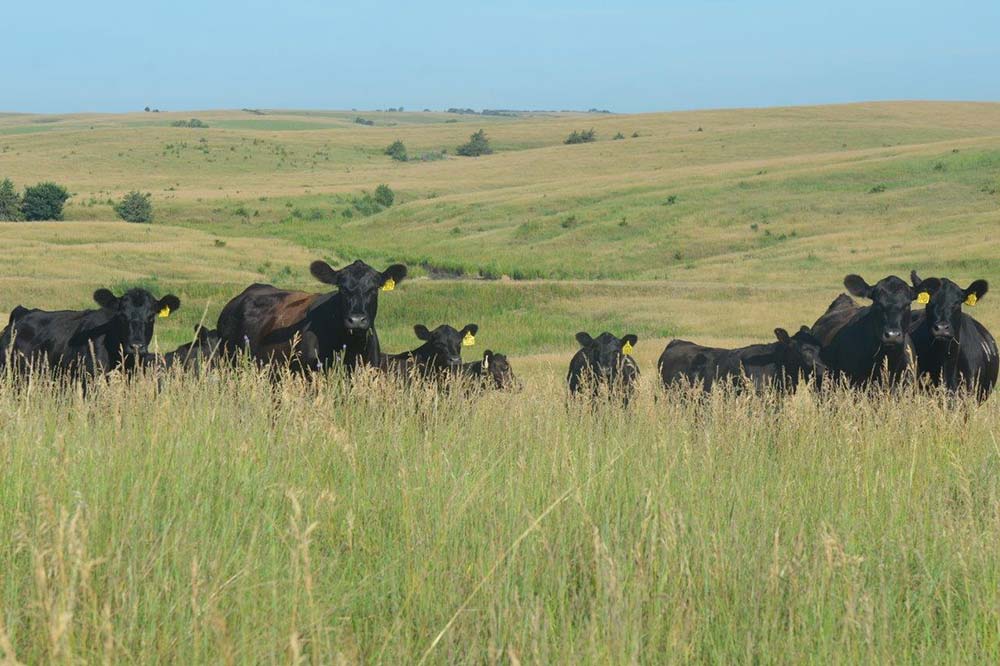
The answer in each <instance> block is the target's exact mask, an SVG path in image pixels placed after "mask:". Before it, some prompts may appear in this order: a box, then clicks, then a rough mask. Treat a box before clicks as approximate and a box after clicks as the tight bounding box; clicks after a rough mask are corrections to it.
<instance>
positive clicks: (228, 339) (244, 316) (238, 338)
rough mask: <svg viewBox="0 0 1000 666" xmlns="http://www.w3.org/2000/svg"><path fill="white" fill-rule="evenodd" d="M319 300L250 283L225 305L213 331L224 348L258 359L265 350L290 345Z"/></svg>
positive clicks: (302, 292)
mask: <svg viewBox="0 0 1000 666" xmlns="http://www.w3.org/2000/svg"><path fill="white" fill-rule="evenodd" d="M319 297H321V294H313V293H309V292H305V291H287V290H284V289H278V288H277V287H273V286H271V285H269V284H252V285H250V286H249V287H247V288H246V289H244V290H243V292H242V293H240V294H239V295H238V296H236V297H235V298H233V299H232V300H231V301H229V302H228V303H226V306H225V307H224V308H222V312H220V313H219V319H218V323H217V325H216V329H217V330H218V332H219V337H220V338H221V339H222V341H223V343H224V344H225V346H226V348H227V349H230V350H236V349H243V348H247V347H249V349H250V350H251V352H253V353H254V355H255V356H260V355H261V354H262V353H264V352H265V350H267V349H268V348H273V347H277V346H280V344H281V343H290V342H291V340H292V338H293V337H294V335H295V332H296V329H298V328H300V327H301V325H302V324H303V323H304V321H305V319H306V317H307V315H308V313H309V308H310V306H311V305H312V304H313V303H314V302H315V301H316V299H317V298H319ZM300 332H301V331H300ZM285 333H287V335H284V334H285Z"/></svg>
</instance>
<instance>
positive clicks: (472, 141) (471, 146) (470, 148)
mask: <svg viewBox="0 0 1000 666" xmlns="http://www.w3.org/2000/svg"><path fill="white" fill-rule="evenodd" d="M455 152H456V153H457V154H459V155H461V156H462V157H479V156H480V155H489V154H491V153H492V152H493V149H492V148H490V140H489V139H488V138H486V132H485V130H479V131H478V132H476V133H475V134H473V135H472V136H470V137H469V141H468V142H467V143H463V144H462V145H461V146H459V147H458V148H456V149H455Z"/></svg>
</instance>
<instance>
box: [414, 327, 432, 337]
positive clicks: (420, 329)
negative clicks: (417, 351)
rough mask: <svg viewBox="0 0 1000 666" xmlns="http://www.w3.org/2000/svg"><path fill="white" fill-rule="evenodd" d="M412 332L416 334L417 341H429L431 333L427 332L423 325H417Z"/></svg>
mask: <svg viewBox="0 0 1000 666" xmlns="http://www.w3.org/2000/svg"><path fill="white" fill-rule="evenodd" d="M413 332H414V333H416V335H417V339H419V340H430V339H431V332H430V331H428V330H427V327H426V326H424V325H423V324H417V325H416V326H414V327H413Z"/></svg>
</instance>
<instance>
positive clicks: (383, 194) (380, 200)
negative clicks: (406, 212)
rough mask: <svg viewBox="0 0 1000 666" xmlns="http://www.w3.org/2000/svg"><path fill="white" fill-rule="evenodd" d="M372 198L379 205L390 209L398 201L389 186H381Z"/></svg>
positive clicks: (376, 189)
mask: <svg viewBox="0 0 1000 666" xmlns="http://www.w3.org/2000/svg"><path fill="white" fill-rule="evenodd" d="M372 198H373V199H375V203H377V204H378V205H380V206H382V207H383V208H388V207H389V206H391V205H392V202H393V201H395V200H396V193H395V192H393V191H392V189H391V188H390V187H389V186H388V185H379V186H378V187H376V188H375V194H374V196H373V197H372Z"/></svg>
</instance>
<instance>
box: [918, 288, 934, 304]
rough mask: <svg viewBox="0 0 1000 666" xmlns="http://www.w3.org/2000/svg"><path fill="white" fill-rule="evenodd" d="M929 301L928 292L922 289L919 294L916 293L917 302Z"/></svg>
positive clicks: (925, 302) (924, 302)
mask: <svg viewBox="0 0 1000 666" xmlns="http://www.w3.org/2000/svg"><path fill="white" fill-rule="evenodd" d="M930 302H931V295H930V294H928V293H927V292H926V291H922V292H920V293H919V294H917V303H922V304H924V305H926V304H927V303H930Z"/></svg>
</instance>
